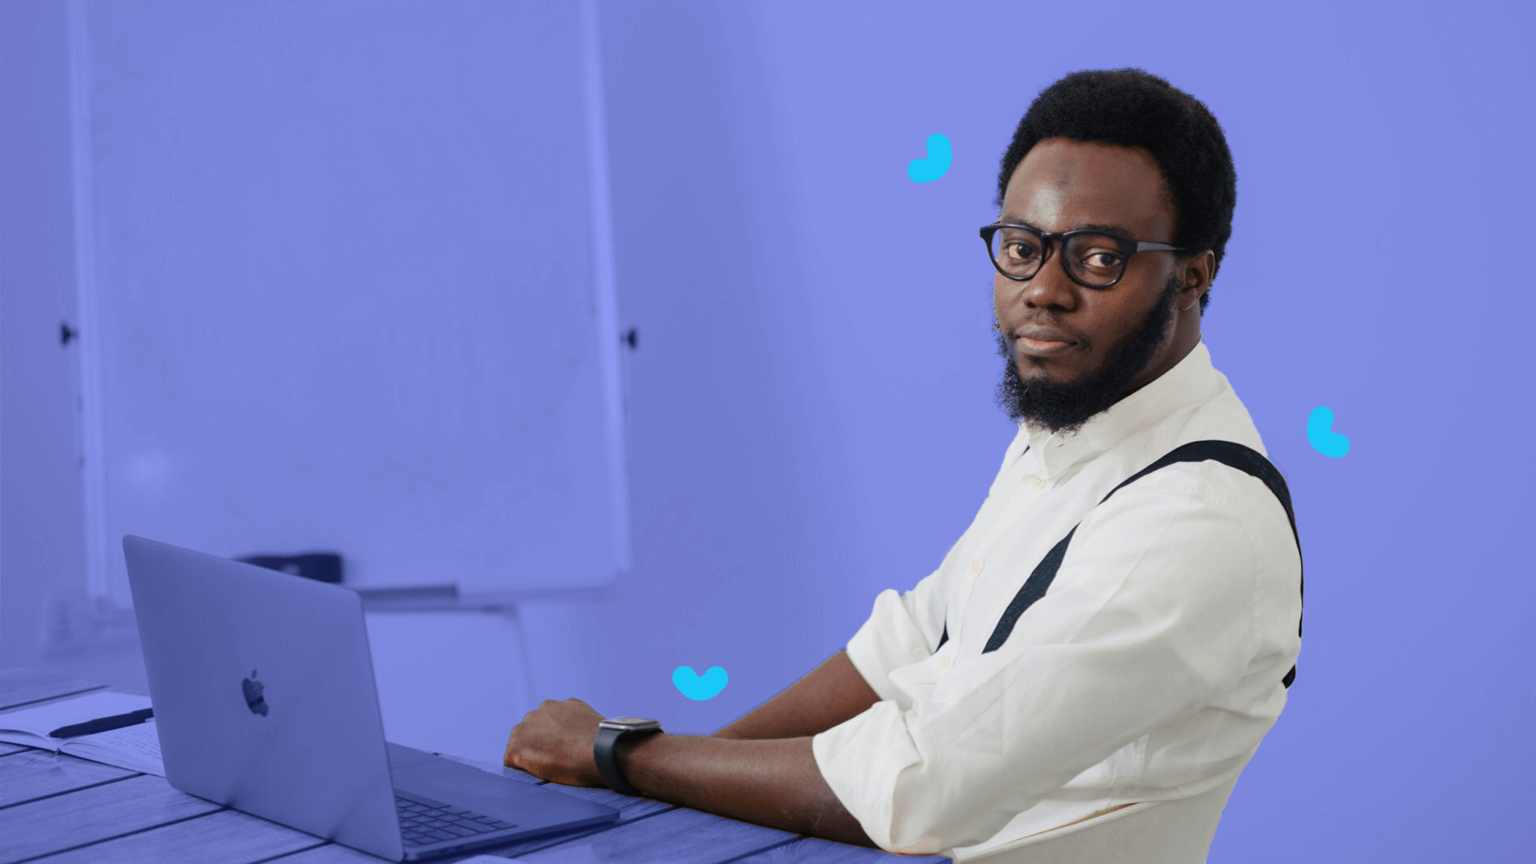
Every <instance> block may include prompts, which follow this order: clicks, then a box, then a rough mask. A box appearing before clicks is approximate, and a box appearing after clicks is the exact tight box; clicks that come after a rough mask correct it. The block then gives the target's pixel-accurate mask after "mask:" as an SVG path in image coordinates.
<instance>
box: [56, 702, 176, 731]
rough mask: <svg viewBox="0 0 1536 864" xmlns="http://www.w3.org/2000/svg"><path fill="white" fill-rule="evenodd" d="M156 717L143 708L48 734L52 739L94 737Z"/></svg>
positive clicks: (153, 712)
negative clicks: (98, 733) (100, 733)
mask: <svg viewBox="0 0 1536 864" xmlns="http://www.w3.org/2000/svg"><path fill="white" fill-rule="evenodd" d="M154 716H155V709H153V708H141V709H139V710H138V711H129V712H128V713H127V714H115V715H113V716H111V717H99V718H97V719H95V720H87V721H85V722H84V723H75V724H72V725H70V726H60V727H59V728H57V729H55V730H53V731H52V732H49V733H48V737H50V738H78V737H79V736H81V735H94V734H95V733H97V732H109V731H111V730H113V729H121V728H123V727H124V726H135V725H138V724H139V723H143V722H144V721H145V720H148V719H150V718H151V717H154Z"/></svg>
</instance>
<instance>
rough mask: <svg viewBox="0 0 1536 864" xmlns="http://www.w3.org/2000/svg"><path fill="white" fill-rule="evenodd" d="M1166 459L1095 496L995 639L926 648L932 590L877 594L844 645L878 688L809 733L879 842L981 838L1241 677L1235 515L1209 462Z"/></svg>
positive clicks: (1241, 542) (1247, 617) (959, 842)
mask: <svg viewBox="0 0 1536 864" xmlns="http://www.w3.org/2000/svg"><path fill="white" fill-rule="evenodd" d="M1181 468H1182V466H1175V467H1174V468H1170V469H1165V471H1166V472H1167V476H1164V477H1161V478H1157V480H1158V481H1160V482H1153V478H1148V479H1147V480H1144V481H1142V482H1141V483H1138V484H1136V485H1134V486H1129V487H1127V488H1126V489H1124V490H1122V491H1121V492H1119V493H1117V494H1116V495H1115V496H1114V497H1113V498H1111V499H1110V500H1109V501H1108V502H1105V503H1104V504H1102V505H1100V506H1099V507H1097V508H1095V509H1094V510H1093V511H1092V512H1091V513H1090V514H1089V516H1088V517H1087V518H1085V519H1084V520H1083V522H1082V523H1081V524H1080V525H1079V527H1078V529H1077V532H1076V534H1075V535H1074V536H1073V539H1072V543H1071V546H1070V547H1069V551H1068V554H1067V556H1066V558H1065V560H1064V561H1063V563H1062V566H1061V569H1060V571H1059V572H1058V575H1057V577H1056V580H1055V582H1054V583H1052V586H1051V588H1050V590H1049V591H1048V592H1047V593H1046V594H1045V596H1044V597H1042V598H1041V599H1040V600H1039V601H1038V602H1037V603H1036V604H1035V605H1034V606H1032V607H1031V608H1030V609H1029V611H1028V612H1026V613H1025V614H1024V615H1023V616H1022V617H1021V618H1020V619H1019V620H1018V622H1017V624H1016V626H1015V627H1014V630H1013V633H1012V634H1011V636H1010V637H1009V639H1008V641H1007V642H1006V643H1005V644H1004V645H1003V646H1002V647H1001V648H999V649H998V650H996V651H993V652H990V653H985V654H969V651H973V650H975V649H968V652H967V653H966V654H960V653H956V654H955V656H954V658H949V657H946V658H943V660H942V661H941V660H938V659H935V658H934V657H933V648H932V645H933V643H932V642H931V641H929V640H928V639H927V633H926V632H925V631H926V629H928V628H929V626H930V618H929V616H930V615H931V614H932V610H931V609H930V607H929V604H931V603H933V602H939V603H940V604H942V600H941V599H937V600H936V599H935V598H933V597H932V596H931V595H930V594H924V593H919V592H917V591H916V590H915V591H914V592H913V593H912V595H911V596H909V597H902V598H898V597H896V596H895V592H893V591H887V592H885V593H883V594H882V595H881V596H880V598H879V599H877V601H876V604H875V614H874V615H872V616H871V620H870V622H869V623H867V624H866V625H865V628H864V629H861V630H860V631H859V634H858V635H857V636H855V637H854V640H853V641H852V642H850V643H849V655H850V658H852V659H853V660H854V663H855V665H856V666H858V667H859V669H860V672H861V674H864V675H865V677H866V678H867V679H869V681H870V684H871V686H872V687H873V689H874V690H875V692H876V693H877V694H879V696H880V697H881V699H882V700H883V701H881V702H879V703H877V704H875V705H874V706H873V707H871V708H870V709H869V710H868V711H865V712H864V713H862V714H860V715H858V716H857V717H854V718H853V719H851V720H849V721H847V722H845V723H843V724H841V725H839V726H836V727H833V728H832V729H829V730H827V731H826V732H823V733H821V734H820V735H817V736H815V738H814V740H813V752H814V754H815V758H816V761H817V765H818V766H819V767H820V769H821V772H822V775H823V777H824V778H825V779H826V780H827V783H828V785H830V786H831V788H832V790H833V792H834V793H835V794H836V795H837V796H838V798H839V799H840V800H841V801H842V803H843V805H844V806H845V807H847V808H848V811H849V812H850V813H852V814H853V816H854V817H855V818H857V819H858V820H859V823H860V824H861V825H862V826H863V828H864V830H865V832H866V833H867V834H868V835H869V837H870V839H871V840H873V841H874V842H875V843H876V844H877V845H879V846H880V847H881V848H883V849H886V850H888V851H892V852H905V853H921V854H933V853H936V852H939V851H941V850H945V849H952V848H955V847H958V846H968V845H972V844H976V843H980V842H983V841H985V840H987V839H988V838H990V837H991V836H993V835H994V834H996V833H997V832H998V831H999V830H1001V829H1002V828H1003V827H1004V826H1005V825H1007V823H1008V822H1009V821H1010V820H1011V819H1012V818H1013V817H1014V816H1016V815H1017V814H1019V813H1021V812H1023V811H1024V810H1027V809H1029V808H1030V807H1033V806H1034V805H1035V804H1037V803H1038V802H1039V801H1040V800H1041V799H1042V798H1043V797H1044V796H1046V795H1048V794H1050V793H1051V792H1053V791H1054V790H1056V789H1059V788H1061V787H1062V786H1064V785H1065V784H1067V783H1068V781H1070V780H1072V779H1073V778H1074V777H1076V776H1078V775H1079V774H1081V773H1082V772H1083V771H1085V770H1086V769H1088V768H1090V767H1092V766H1094V765H1096V764H1098V763H1100V762H1102V761H1103V760H1105V759H1106V758H1107V757H1109V756H1110V755H1111V754H1113V753H1114V752H1115V751H1117V750H1119V749H1120V748H1122V747H1124V746H1125V745H1126V744H1128V743H1130V742H1133V741H1135V740H1136V739H1138V738H1140V737H1142V736H1144V735H1146V734H1148V733H1150V732H1152V731H1154V730H1156V729H1158V728H1161V727H1163V726H1165V725H1167V724H1168V723H1170V722H1173V721H1175V720H1177V719H1179V718H1181V717H1184V716H1188V715H1190V714H1192V713H1193V712H1195V711H1198V710H1200V709H1201V708H1202V707H1204V706H1206V705H1208V704H1209V703H1210V702H1211V701H1212V700H1213V698H1214V697H1215V696H1217V695H1219V694H1220V693H1222V692H1224V691H1225V690H1228V689H1230V688H1231V687H1233V686H1235V685H1236V683H1237V682H1238V681H1239V680H1240V679H1241V678H1242V676H1243V675H1244V674H1245V670H1246V669H1247V667H1248V664H1249V662H1250V661H1251V660H1252V659H1253V657H1254V654H1255V650H1256V649H1255V640H1254V614H1255V613H1254V603H1255V597H1256V596H1257V594H1256V581H1257V577H1256V573H1257V563H1256V551H1255V550H1256V548H1257V547H1256V544H1255V542H1254V540H1253V538H1252V537H1251V536H1250V535H1249V533H1248V530H1249V529H1248V528H1247V527H1246V526H1245V519H1246V516H1247V512H1246V510H1245V509H1242V508H1234V507H1233V506H1232V505H1231V504H1230V503H1229V499H1228V498H1226V497H1224V496H1223V495H1222V494H1221V493H1220V491H1219V490H1217V489H1213V488H1212V486H1211V484H1209V483H1207V482H1202V479H1208V478H1209V476H1210V475H1209V474H1206V473H1204V472H1207V471H1210V470H1213V469H1210V468H1195V467H1193V466H1190V468H1188V469H1184V470H1181ZM1217 470H1226V469H1217ZM1245 479H1246V478H1245ZM951 554H953V550H952V553H951ZM1033 563H1034V562H1030V564H1029V565H1028V566H1029V569H1032V568H1033ZM1023 575H1027V572H1026V573H1024V574H1021V575H1020V577H1019V581H1020V582H1022V576H1023ZM919 587H920V588H921V586H919ZM1000 611H1001V610H999V612H1000ZM939 614H940V616H941V617H942V611H941V612H940V613H939ZM950 650H951V649H946V650H945V652H944V653H945V654H949V653H950ZM950 659H953V663H952V664H951V663H950V662H949V660H950ZM903 662H904V663H905V664H906V665H905V666H898V665H896V664H899V663H903Z"/></svg>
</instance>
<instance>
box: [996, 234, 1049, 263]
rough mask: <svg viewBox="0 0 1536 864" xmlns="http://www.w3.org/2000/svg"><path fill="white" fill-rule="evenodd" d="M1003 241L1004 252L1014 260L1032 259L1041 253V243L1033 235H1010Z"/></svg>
mask: <svg viewBox="0 0 1536 864" xmlns="http://www.w3.org/2000/svg"><path fill="white" fill-rule="evenodd" d="M1002 242H1003V254H1004V255H1005V256H1007V257H1008V258H1009V259H1011V260H1013V261H1031V260H1033V259H1035V258H1037V257H1039V255H1040V245H1039V244H1038V243H1036V242H1035V240H1034V238H1033V237H1008V238H1005V239H1004V240H1003V241H1002Z"/></svg>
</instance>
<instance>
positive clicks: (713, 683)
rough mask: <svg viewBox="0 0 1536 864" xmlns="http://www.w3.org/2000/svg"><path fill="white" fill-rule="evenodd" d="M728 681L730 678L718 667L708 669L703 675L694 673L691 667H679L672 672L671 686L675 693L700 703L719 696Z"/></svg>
mask: <svg viewBox="0 0 1536 864" xmlns="http://www.w3.org/2000/svg"><path fill="white" fill-rule="evenodd" d="M729 680H730V676H728V675H726V674H725V670H724V669H721V668H720V667H719V666H711V667H709V670H708V671H706V672H705V673H704V674H703V675H699V674H697V673H695V672H694V671H693V667H692V666H679V667H677V668H676V669H673V670H672V684H673V686H675V687H676V688H677V692H679V693H681V694H683V695H684V696H687V697H688V698H689V699H696V700H698V701H700V702H703V701H704V700H705V699H713V698H715V697H716V696H718V695H720V691H721V690H724V689H725V684H726V682H727V681H729Z"/></svg>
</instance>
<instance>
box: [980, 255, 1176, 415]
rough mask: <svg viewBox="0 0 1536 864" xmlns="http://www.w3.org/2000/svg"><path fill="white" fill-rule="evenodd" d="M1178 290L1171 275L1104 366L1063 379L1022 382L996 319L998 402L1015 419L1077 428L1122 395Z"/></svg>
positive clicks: (1157, 340)
mask: <svg viewBox="0 0 1536 864" xmlns="http://www.w3.org/2000/svg"><path fill="white" fill-rule="evenodd" d="M1178 289H1179V281H1178V277H1177V276H1175V277H1174V278H1173V279H1171V280H1169V282H1168V285H1167V287H1166V288H1164V289H1163V295H1162V296H1161V297H1159V298H1158V301H1157V303H1156V304H1155V305H1154V306H1153V307H1152V308H1151V309H1150V310H1149V311H1148V312H1147V316H1146V317H1145V318H1143V319H1142V322H1141V324H1140V325H1139V326H1138V327H1137V328H1136V330H1135V331H1133V332H1132V333H1131V334H1130V335H1129V336H1126V337H1125V338H1124V339H1123V340H1121V341H1120V344H1119V345H1116V346H1115V347H1114V349H1113V350H1111V351H1110V353H1109V359H1108V360H1106V361H1105V363H1104V367H1103V368H1102V369H1100V370H1099V371H1098V372H1093V373H1089V374H1088V375H1086V376H1084V377H1083V378H1082V379H1080V380H1078V381H1072V382H1069V383H1066V384H1052V383H1050V382H1048V381H1025V380H1024V379H1023V378H1021V377H1019V367H1018V357H1017V355H1015V353H1014V351H1013V347H1012V346H1011V345H1010V343H1009V341H1008V338H1007V336H1006V335H1004V334H1003V332H1002V331H1001V330H999V329H998V328H997V325H996V323H994V324H993V330H994V331H995V332H996V333H997V353H998V355H999V356H1001V357H1002V358H1003V361H1004V363H1003V367H1004V368H1003V379H1002V381H1001V382H999V383H998V385H997V404H998V407H1000V408H1002V409H1003V410H1004V411H1005V412H1007V414H1008V418H1009V419H1010V420H1013V421H1014V422H1018V421H1020V420H1026V421H1028V422H1030V423H1031V424H1033V425H1036V426H1043V427H1045V428H1046V429H1048V430H1050V431H1051V432H1076V431H1077V430H1078V429H1079V428H1081V427H1082V425H1083V424H1084V423H1086V422H1088V420H1089V419H1090V418H1092V417H1093V416H1094V415H1096V414H1099V413H1100V412H1103V411H1106V410H1108V409H1109V408H1110V407H1111V406H1112V405H1114V404H1115V403H1116V402H1119V401H1120V400H1121V399H1122V398H1124V396H1125V391H1126V389H1127V387H1128V386H1129V385H1130V383H1131V379H1132V378H1135V377H1136V376H1137V375H1139V374H1141V372H1142V370H1144V369H1146V368H1147V365H1148V364H1149V363H1151V362H1152V357H1153V355H1155V354H1156V353H1157V349H1158V347H1159V346H1161V345H1162V344H1163V341H1164V339H1165V337H1166V336H1167V331H1168V324H1169V322H1171V321H1172V320H1173V305H1174V301H1175V300H1176V299H1177V297H1178Z"/></svg>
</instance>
